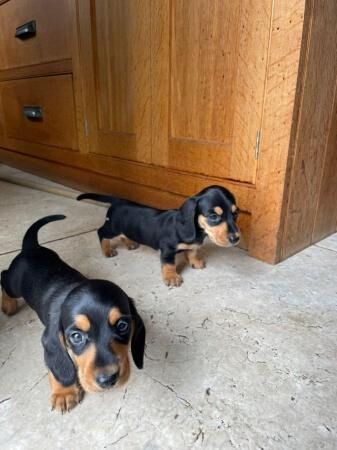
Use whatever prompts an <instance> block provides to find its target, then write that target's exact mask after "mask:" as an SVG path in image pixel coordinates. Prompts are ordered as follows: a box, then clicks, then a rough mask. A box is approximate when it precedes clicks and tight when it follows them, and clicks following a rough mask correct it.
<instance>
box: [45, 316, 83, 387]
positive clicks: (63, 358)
mask: <svg viewBox="0 0 337 450" xmlns="http://www.w3.org/2000/svg"><path fill="white" fill-rule="evenodd" d="M62 339H63V333H62V331H61V326H60V324H51V325H49V326H48V327H47V328H46V329H45V331H44V333H43V335H42V345H43V348H44V360H45V363H46V365H47V367H48V369H49V370H50V371H51V372H52V374H53V375H54V377H55V378H56V380H57V381H58V382H59V383H61V384H62V386H71V385H72V384H74V383H76V380H77V373H76V369H75V366H74V363H73V362H72V360H71V358H70V356H69V354H68V352H67V351H66V349H65V347H64V344H63V342H62Z"/></svg>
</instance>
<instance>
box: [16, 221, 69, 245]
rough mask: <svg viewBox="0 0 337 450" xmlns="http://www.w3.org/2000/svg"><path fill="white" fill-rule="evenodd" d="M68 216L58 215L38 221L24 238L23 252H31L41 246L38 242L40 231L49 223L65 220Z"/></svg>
mask: <svg viewBox="0 0 337 450" xmlns="http://www.w3.org/2000/svg"><path fill="white" fill-rule="evenodd" d="M65 218H66V216H64V215H63V214H56V215H54V216H47V217H43V218H42V219H40V220H37V221H36V222H35V223H33V225H31V226H30V227H29V228H28V230H27V231H26V234H25V235H24V237H23V241H22V250H31V249H33V248H36V247H38V246H39V241H38V240H37V234H38V232H39V229H40V228H41V227H43V226H44V225H46V224H47V223H49V222H55V221H56V220H63V219H65Z"/></svg>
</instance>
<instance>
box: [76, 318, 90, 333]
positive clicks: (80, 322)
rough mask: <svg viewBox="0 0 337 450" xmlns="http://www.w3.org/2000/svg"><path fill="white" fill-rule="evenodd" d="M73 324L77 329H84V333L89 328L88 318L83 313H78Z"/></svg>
mask: <svg viewBox="0 0 337 450" xmlns="http://www.w3.org/2000/svg"><path fill="white" fill-rule="evenodd" d="M75 325H76V327H77V328H78V329H79V330H81V331H84V332H85V333H86V332H88V331H89V330H90V320H89V319H88V317H87V316H86V315H85V314H78V315H77V316H76V317H75Z"/></svg>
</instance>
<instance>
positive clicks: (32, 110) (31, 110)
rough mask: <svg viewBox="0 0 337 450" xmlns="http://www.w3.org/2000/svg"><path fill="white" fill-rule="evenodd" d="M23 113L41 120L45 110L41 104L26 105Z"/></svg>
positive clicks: (28, 117) (29, 117)
mask: <svg viewBox="0 0 337 450" xmlns="http://www.w3.org/2000/svg"><path fill="white" fill-rule="evenodd" d="M23 115H24V116H25V117H27V119H31V120H34V119H35V120H39V119H42V118H43V111H42V108H41V106H24V107H23Z"/></svg>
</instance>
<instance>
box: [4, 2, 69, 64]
mask: <svg viewBox="0 0 337 450" xmlns="http://www.w3.org/2000/svg"><path fill="white" fill-rule="evenodd" d="M31 21H35V24H36V34H35V35H33V36H30V37H27V34H26V35H25V33H24V35H23V38H22V36H21V38H18V37H15V34H16V29H17V28H18V27H20V26H22V25H24V24H27V23H29V22H31ZM71 21H72V4H71V0H48V1H46V0H9V1H7V2H5V3H3V4H0V30H1V45H0V70H6V69H13V68H16V67H22V66H28V65H32V64H40V63H46V62H50V61H56V60H63V59H68V58H70V57H71Z"/></svg>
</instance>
